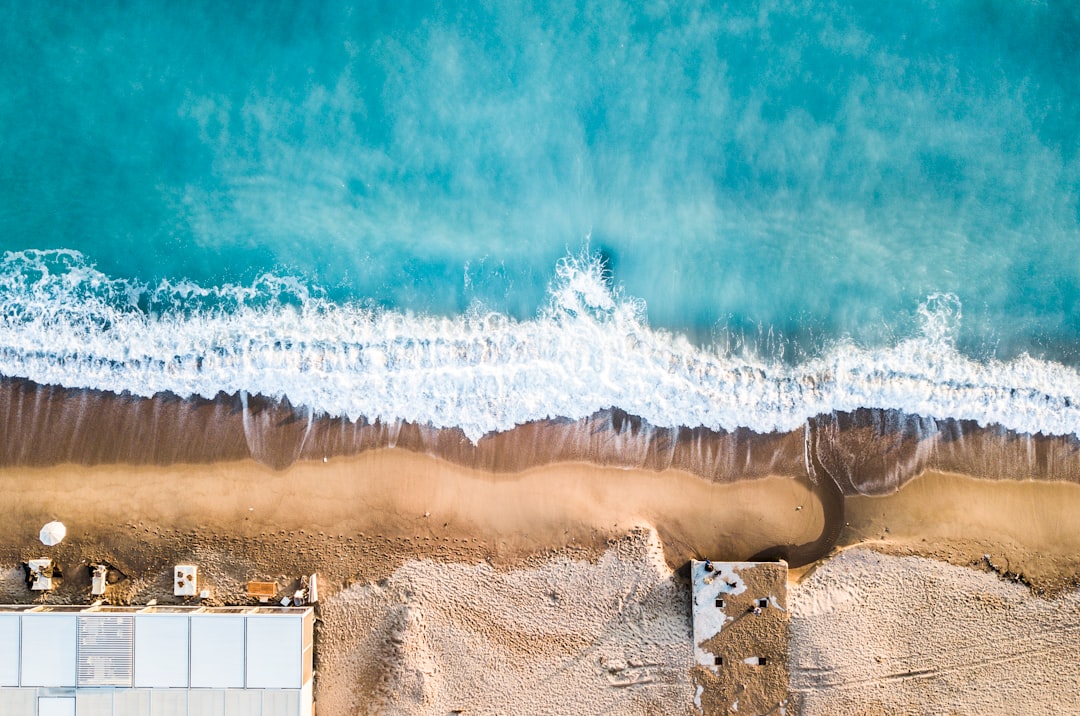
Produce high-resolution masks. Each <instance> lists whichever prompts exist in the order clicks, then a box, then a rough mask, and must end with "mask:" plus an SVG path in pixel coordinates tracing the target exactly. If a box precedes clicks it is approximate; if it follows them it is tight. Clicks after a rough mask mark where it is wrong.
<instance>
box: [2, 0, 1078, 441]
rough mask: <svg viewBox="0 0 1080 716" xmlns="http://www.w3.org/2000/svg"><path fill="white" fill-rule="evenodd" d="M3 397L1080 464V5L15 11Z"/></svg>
mask: <svg viewBox="0 0 1080 716" xmlns="http://www.w3.org/2000/svg"><path fill="white" fill-rule="evenodd" d="M0 66H2V67H3V68H4V71H3V72H2V73H0V250H2V251H3V252H4V254H3V258H2V259H0V375H4V376H8V377H21V378H29V379H31V380H33V381H35V382H37V383H41V384H50V385H62V386H67V387H74V388H96V389H103V390H109V391H114V392H117V393H122V392H125V391H127V392H129V393H132V394H135V395H146V396H149V395H153V394H155V393H158V392H161V391H170V392H173V393H177V394H179V395H183V396H187V395H201V396H206V397H212V396H214V395H216V394H218V393H219V392H225V393H235V392H239V391H243V392H245V393H247V392H250V393H259V394H262V395H265V396H269V397H272V398H288V400H289V401H290V402H291V403H292V404H293V405H303V406H306V407H307V408H309V409H310V410H312V411H314V412H317V413H321V414H328V415H335V416H347V417H350V418H359V417H360V416H365V417H367V418H371V419H375V418H380V419H385V420H390V419H404V420H411V421H417V422H421V423H430V424H431V425H434V426H453V425H457V426H461V427H462V428H464V430H465V432H466V434H467V435H468V436H469V437H470V438H473V439H477V438H479V437H480V436H482V435H484V434H485V433H487V432H489V431H492V430H503V429H507V428H510V427H512V426H513V425H515V424H518V423H522V422H526V421H529V420H533V419H538V418H544V417H568V418H578V417H582V416H586V415H589V414H591V413H593V412H594V411H596V410H599V409H603V408H608V407H617V408H620V409H623V410H626V411H627V412H629V413H632V414H634V415H638V416H641V417H643V418H645V419H647V420H648V421H650V422H651V423H653V424H655V425H661V426H678V425H685V426H698V425H704V426H707V427H712V428H725V429H733V428H735V427H749V428H753V429H755V430H759V431H769V430H773V429H784V430H789V429H792V428H793V427H797V426H798V425H800V424H802V423H803V422H804V421H805V420H806V418H808V417H811V416H813V415H816V414H819V413H823V412H829V411H833V410H853V409H855V408H858V407H870V408H885V409H896V410H901V411H905V412H908V413H917V414H920V415H924V416H929V417H937V418H956V419H960V420H975V421H978V422H980V423H982V424H1000V425H1002V426H1004V427H1006V428H1008V429H1012V430H1016V431H1019V432H1030V433H1037V432H1042V433H1047V434H1070V433H1073V434H1080V407H1078V404H1080V373H1078V372H1077V366H1080V351H1078V347H1080V5H1077V4H1075V3H1068V2H1028V1H1026V0H1025V1H1021V0H1001V1H997V0H979V1H977V2H976V1H974V0H972V1H967V2H965V1H961V0H957V1H956V2H933V1H931V0H924V1H915V0H898V1H897V2H891V3H876V2H851V3H843V2H734V3H722V2H710V3H700V2H698V3H694V2H686V3H670V4H669V3H665V2H643V3H624V2H612V1H610V0H602V1H599V2H592V3H573V2H529V3H490V2H486V3H469V4H461V3H441V2H393V3H387V2H377V1H371V2H365V3H347V2H329V1H319V0H307V1H305V2H263V3H220V2H213V3H211V2H200V1H195V2H188V3H183V4H176V3H165V2H148V1H146V0H133V1H131V2H102V3H93V4H86V3H68V2H54V3H26V2H14V1H7V2H3V3H2V4H0Z"/></svg>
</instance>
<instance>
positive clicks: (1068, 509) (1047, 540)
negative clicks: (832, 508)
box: [840, 471, 1080, 591]
mask: <svg viewBox="0 0 1080 716" xmlns="http://www.w3.org/2000/svg"><path fill="white" fill-rule="evenodd" d="M845 506H846V517H845V520H846V526H845V530H844V531H843V533H842V534H841V536H840V544H841V545H859V544H862V545H864V546H871V547H873V548H874V549H877V550H879V551H885V552H889V553H893V554H916V555H924V556H929V557H936V558H938V559H942V560H944V561H948V562H951V563H953V564H960V565H975V566H979V567H980V568H981V567H982V565H983V563H984V562H985V560H984V559H983V555H986V554H988V555H990V558H991V560H990V561H991V563H992V564H993V565H995V566H996V567H997V568H998V569H999V571H1002V572H1008V573H1009V574H1010V575H1012V578H1014V579H1019V580H1022V581H1026V582H1027V583H1029V584H1031V585H1033V586H1034V587H1035V588H1036V589H1039V590H1043V591H1058V590H1062V589H1068V588H1070V587H1072V586H1073V585H1074V584H1075V583H1076V581H1077V579H1078V578H1080V529H1078V528H1077V527H1078V521H1077V520H1078V518H1080V485H1076V484H1073V483H1067V482H1044V481H1034V480H1027V481H1007V480H980V479H976V478H972V477H968V476H965V475H957V474H953V473H945V472H932V471H931V472H926V473H924V474H923V475H920V476H919V477H917V478H915V479H913V480H911V481H910V482H908V483H906V484H905V485H904V486H903V487H902V488H901V489H900V490H899V491H897V492H895V493H893V494H891V495H887V496H884V497H863V496H856V497H848V498H846V500H845Z"/></svg>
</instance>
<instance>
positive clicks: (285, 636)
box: [0, 605, 315, 716]
mask: <svg viewBox="0 0 1080 716" xmlns="http://www.w3.org/2000/svg"><path fill="white" fill-rule="evenodd" d="M314 621H315V615H314V612H313V611H312V609H311V608H282V607H272V608H265V607H224V608H217V609H215V608H209V607H194V608H191V607H187V608H185V607H175V606H165V605H162V606H153V607H143V608H140V607H126V608H125V607H108V608H107V610H106V609H105V608H103V607H48V606H45V607H43V606H37V607H31V606H27V607H17V606H0V714H4V715H5V716H50V715H53V714H63V715H64V716H67V714H75V713H76V709H77V713H78V716H97V715H99V714H100V715H101V716H114V714H125V715H127V714H131V715H132V716H164V715H165V714H168V715H169V716H240V715H241V714H242V715H243V716H311V713H312V642H313V629H314ZM69 709H70V710H69Z"/></svg>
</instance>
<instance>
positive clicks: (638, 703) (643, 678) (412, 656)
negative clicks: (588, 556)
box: [316, 530, 694, 714]
mask: <svg viewBox="0 0 1080 716" xmlns="http://www.w3.org/2000/svg"><path fill="white" fill-rule="evenodd" d="M688 605H689V597H688V595H687V594H686V590H685V587H683V586H681V585H679V584H677V583H676V582H675V581H674V579H673V575H672V573H671V572H670V571H669V570H668V568H667V567H666V566H665V564H664V560H663V552H662V550H661V546H660V544H659V541H658V539H657V536H656V533H655V532H653V531H652V530H637V531H635V532H634V533H632V534H631V535H630V536H628V537H626V538H624V539H621V540H617V541H615V542H613V544H612V546H611V548H610V549H609V550H608V551H607V552H606V553H604V555H603V556H602V557H601V558H600V559H599V560H598V561H597V562H596V563H590V562H586V561H576V560H572V559H569V558H566V557H556V558H554V559H549V560H546V561H542V562H539V563H537V564H535V565H531V568H529V569H519V570H512V571H499V570H496V569H495V568H493V567H492V566H490V565H488V564H486V563H481V564H477V565H463V564H443V563H436V562H431V561H410V562H408V563H406V564H404V565H403V566H402V567H401V568H399V569H398V570H397V571H396V572H394V573H393V575H392V576H391V577H390V578H389V579H386V580H383V581H382V582H380V583H378V584H366V585H354V586H352V587H350V588H349V589H346V590H344V591H342V592H339V593H338V594H336V595H334V596H333V597H331V598H329V599H327V600H325V601H324V603H323V606H322V624H321V627H320V628H321V630H322V631H320V633H319V644H320V651H319V653H318V663H319V672H318V685H317V688H316V694H317V699H318V706H319V709H320V711H324V712H325V713H335V714H336V713H342V714H343V713H379V714H448V713H455V712H456V713H468V714H486V713H487V714H496V713H498V714H506V713H514V714H568V713H605V714H642V713H664V714H677V713H688V712H689V708H690V704H691V703H692V701H693V695H694V686H693V683H692V682H691V680H690V669H691V666H692V661H693V659H692V654H691V649H690V642H691V638H690V619H689V606H688Z"/></svg>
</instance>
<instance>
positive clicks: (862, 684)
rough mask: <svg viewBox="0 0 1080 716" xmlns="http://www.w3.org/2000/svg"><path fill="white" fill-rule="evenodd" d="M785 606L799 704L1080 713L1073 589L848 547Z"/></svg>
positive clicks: (1078, 605)
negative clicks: (1038, 587)
mask: <svg viewBox="0 0 1080 716" xmlns="http://www.w3.org/2000/svg"><path fill="white" fill-rule="evenodd" d="M788 604H789V606H790V608H791V609H792V618H791V647H790V655H789V656H790V662H789V668H790V687H791V691H792V694H793V696H795V699H796V702H797V703H799V704H801V707H802V713H804V714H833V715H837V716H841V715H843V714H877V713H880V714H897V713H905V714H943V713H948V714H1016V713H1024V714H1060V713H1080V692H1077V690H1076V688H1075V685H1076V684H1077V683H1080V639H1078V638H1077V637H1078V635H1080V592H1075V591H1074V592H1070V593H1066V594H1063V595H1061V596H1060V597H1058V598H1056V599H1053V600H1045V599H1041V598H1038V597H1033V596H1032V594H1031V591H1030V590H1029V589H1028V588H1026V587H1024V586H1022V585H1018V584H1013V583H1010V582H1005V581H1003V580H1001V579H1000V578H999V577H998V576H997V575H995V574H992V573H989V572H983V571H978V570H974V569H969V568H964V567H956V566H952V565H949V564H943V563H941V562H937V561H933V560H929V559H924V558H920V557H890V556H886V555H882V554H878V553H876V552H873V551H869V550H864V549H851V550H848V551H845V552H843V553H841V554H840V555H839V556H837V557H835V558H833V559H831V560H828V561H827V562H824V563H823V564H822V566H821V567H820V568H819V569H817V570H816V571H815V572H814V573H813V574H812V575H810V576H809V577H808V578H806V580H805V581H804V582H803V583H802V584H801V585H792V588H791V589H790V590H789V593H788Z"/></svg>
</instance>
